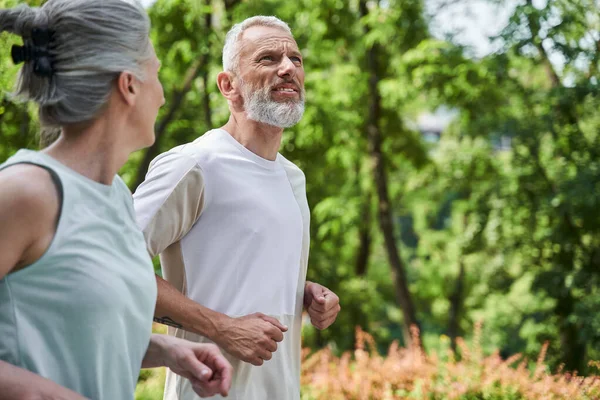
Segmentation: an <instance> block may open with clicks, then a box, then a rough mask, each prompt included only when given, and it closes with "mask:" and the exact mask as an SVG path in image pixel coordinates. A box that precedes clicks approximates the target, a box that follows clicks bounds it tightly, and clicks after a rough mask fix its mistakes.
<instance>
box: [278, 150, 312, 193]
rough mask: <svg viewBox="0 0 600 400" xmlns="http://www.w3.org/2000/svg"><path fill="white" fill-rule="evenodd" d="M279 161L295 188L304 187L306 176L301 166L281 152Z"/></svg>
mask: <svg viewBox="0 0 600 400" xmlns="http://www.w3.org/2000/svg"><path fill="white" fill-rule="evenodd" d="M277 161H278V162H279V163H280V164H281V165H282V166H283V169H284V170H285V173H286V175H287V177H288V180H289V181H290V184H291V185H292V187H293V188H294V191H296V190H298V189H302V190H304V189H303V188H304V187H305V185H306V176H304V172H303V171H302V170H301V169H300V167H299V166H298V165H296V164H294V163H293V162H292V161H290V160H288V159H287V158H285V157H284V156H283V155H282V154H281V153H279V156H278V157H277Z"/></svg>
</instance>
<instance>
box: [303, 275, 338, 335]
mask: <svg viewBox="0 0 600 400" xmlns="http://www.w3.org/2000/svg"><path fill="white" fill-rule="evenodd" d="M304 308H305V309H306V311H307V312H308V315H309V316H310V322H311V323H312V324H313V326H314V327H315V328H317V329H327V328H329V327H330V326H331V324H333V323H334V322H335V320H336V318H337V315H338V313H339V312H340V310H341V307H340V299H339V297H338V296H337V295H336V294H335V293H333V292H332V291H331V290H329V289H327V288H326V287H325V286H323V285H319V284H318V283H314V282H309V281H307V282H306V285H305V286H304Z"/></svg>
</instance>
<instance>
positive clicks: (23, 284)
mask: <svg viewBox="0 0 600 400" xmlns="http://www.w3.org/2000/svg"><path fill="white" fill-rule="evenodd" d="M16 163H29V164H36V165H39V166H42V167H44V168H45V169H47V170H49V171H51V174H52V171H53V173H54V175H55V177H56V178H58V181H60V186H61V187H62V192H63V194H62V207H61V214H60V218H59V222H58V226H57V230H56V234H55V236H54V239H53V241H52V243H51V244H50V247H49V248H48V250H47V251H46V253H45V254H44V255H43V256H42V257H41V258H40V259H39V260H38V261H37V262H35V263H34V264H31V265H29V266H27V267H25V268H24V269H21V270H19V271H16V272H14V273H11V274H8V275H7V276H5V277H4V279H2V280H0V360H3V361H6V362H9V363H11V364H13V365H16V366H19V367H21V368H24V369H27V370H29V371H32V372H34V373H36V374H38V375H41V376H43V377H45V378H48V379H50V380H52V381H54V382H56V383H58V384H60V385H62V386H65V387H67V388H70V389H72V390H74V391H76V392H78V393H81V394H82V395H84V396H86V397H88V398H90V399H93V400H96V399H98V400H104V399H106V400H121V399H123V400H129V399H133V396H134V391H135V386H136V382H137V378H138V375H139V371H140V367H141V363H142V359H143V356H144V354H145V353H146V349H147V347H148V343H149V340H150V335H151V330H152V316H153V314H154V307H155V304H156V281H155V278H154V271H153V268H152V262H151V260H150V257H149V255H148V252H147V250H146V246H145V242H144V237H143V235H142V233H141V232H140V231H139V229H138V227H137V225H136V222H135V215H134V210H133V203H132V198H131V192H130V191H129V189H128V188H127V186H126V185H125V183H124V182H123V181H122V180H121V178H120V177H118V176H115V179H114V180H113V183H112V185H110V186H108V185H103V184H100V183H98V182H95V181H92V180H90V179H88V178H86V177H84V176H83V175H80V174H78V173H76V172H75V171H73V170H71V169H69V168H67V167H66V166H64V165H62V164H61V163H59V162H58V161H56V160H55V159H53V158H52V157H50V156H48V155H45V154H43V153H38V152H35V151H30V150H20V151H19V152H18V153H17V154H16V155H15V156H13V157H12V158H10V159H9V160H8V161H7V162H6V163H5V164H3V165H0V169H3V168H6V167H7V166H8V165H11V164H16ZM55 180H56V179H55ZM0 229H1V228H0ZM0 397H2V396H1V395H0Z"/></svg>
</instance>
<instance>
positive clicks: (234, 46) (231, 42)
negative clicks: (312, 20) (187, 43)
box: [223, 15, 293, 73]
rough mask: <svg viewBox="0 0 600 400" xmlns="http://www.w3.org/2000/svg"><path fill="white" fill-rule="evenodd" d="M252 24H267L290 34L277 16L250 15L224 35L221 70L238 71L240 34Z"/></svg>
mask: <svg viewBox="0 0 600 400" xmlns="http://www.w3.org/2000/svg"><path fill="white" fill-rule="evenodd" d="M253 26H268V27H272V28H279V29H283V30H284V31H285V32H287V33H289V34H290V36H292V37H293V35H292V30H291V29H290V27H289V26H288V24H286V23H285V22H283V21H282V20H280V19H279V18H277V17H266V16H263V15H257V16H255V17H250V18H247V19H245V20H244V21H242V22H240V23H239V24H235V25H234V26H233V27H232V28H231V29H230V30H229V32H227V36H225V45H224V46H223V70H224V71H229V72H234V73H238V72H239V71H238V67H239V66H240V39H241V38H242V34H243V33H244V31H245V30H246V29H248V28H251V27H253Z"/></svg>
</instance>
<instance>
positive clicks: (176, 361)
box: [162, 336, 233, 397]
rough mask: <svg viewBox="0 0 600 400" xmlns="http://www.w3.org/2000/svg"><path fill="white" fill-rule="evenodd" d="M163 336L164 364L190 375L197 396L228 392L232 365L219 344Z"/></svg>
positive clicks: (182, 374)
mask: <svg viewBox="0 0 600 400" xmlns="http://www.w3.org/2000/svg"><path fill="white" fill-rule="evenodd" d="M164 339H165V342H164V345H163V346H162V359H163V361H164V365H165V366H166V367H168V368H170V369H171V371H173V372H174V373H176V374H177V375H181V376H183V377H184V378H187V379H189V380H190V382H191V383H192V387H193V389H194V391H195V392H196V394H198V396H200V397H209V396H214V395H217V394H220V395H221V396H227V394H228V392H229V389H230V388H231V379H232V375H233V368H232V367H231V364H229V362H228V361H227V359H225V357H223V354H221V351H220V350H219V348H218V347H217V346H215V345H214V344H206V343H204V344H201V343H193V342H190V341H188V340H183V339H178V338H174V337H168V336H165V337H164Z"/></svg>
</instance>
